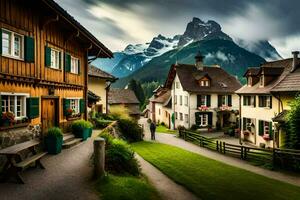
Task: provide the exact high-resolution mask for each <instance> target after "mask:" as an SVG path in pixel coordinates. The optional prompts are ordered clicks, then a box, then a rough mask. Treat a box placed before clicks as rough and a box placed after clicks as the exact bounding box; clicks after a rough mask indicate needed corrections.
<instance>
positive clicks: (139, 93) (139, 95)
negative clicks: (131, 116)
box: [128, 79, 145, 106]
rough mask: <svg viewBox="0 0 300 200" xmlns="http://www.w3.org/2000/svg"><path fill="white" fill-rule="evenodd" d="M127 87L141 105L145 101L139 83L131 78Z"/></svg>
mask: <svg viewBox="0 0 300 200" xmlns="http://www.w3.org/2000/svg"><path fill="white" fill-rule="evenodd" d="M128 89H131V90H132V91H133V92H134V94H135V96H136V97H137V99H138V100H139V101H140V106H142V105H143V104H144V102H145V94H144V90H143V88H142V85H141V83H140V82H138V81H136V80H134V79H131V80H130V82H129V84H128Z"/></svg>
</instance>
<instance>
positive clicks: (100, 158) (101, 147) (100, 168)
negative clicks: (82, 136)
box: [94, 137, 105, 178]
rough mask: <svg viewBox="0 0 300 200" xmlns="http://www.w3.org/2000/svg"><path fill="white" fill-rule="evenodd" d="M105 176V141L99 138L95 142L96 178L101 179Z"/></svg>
mask: <svg viewBox="0 0 300 200" xmlns="http://www.w3.org/2000/svg"><path fill="white" fill-rule="evenodd" d="M104 175H105V140H104V139H103V138H101V137H97V138H96V139H95V140H94V176H95V178H99V177H102V176H104Z"/></svg>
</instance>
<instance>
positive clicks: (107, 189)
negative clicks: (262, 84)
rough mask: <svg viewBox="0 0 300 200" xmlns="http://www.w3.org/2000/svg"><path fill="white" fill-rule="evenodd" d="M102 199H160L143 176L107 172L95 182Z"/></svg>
mask: <svg viewBox="0 0 300 200" xmlns="http://www.w3.org/2000/svg"><path fill="white" fill-rule="evenodd" d="M96 189H97V190H98V191H99V193H100V196H101V199H102V200H160V199H161V198H160V196H159V195H158V193H157V191H156V190H155V189H154V188H153V187H152V186H151V185H150V184H149V183H148V181H147V179H146V178H144V177H133V176H117V175H112V174H109V175H108V176H107V177H104V178H102V179H101V180H99V181H98V182H97V184H96Z"/></svg>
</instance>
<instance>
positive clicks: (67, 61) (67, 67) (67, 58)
mask: <svg viewBox="0 0 300 200" xmlns="http://www.w3.org/2000/svg"><path fill="white" fill-rule="evenodd" d="M65 71H66V72H71V56H70V54H68V53H65Z"/></svg>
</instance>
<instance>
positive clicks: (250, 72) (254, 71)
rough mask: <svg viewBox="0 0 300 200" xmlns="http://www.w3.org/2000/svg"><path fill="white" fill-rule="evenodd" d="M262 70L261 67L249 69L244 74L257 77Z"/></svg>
mask: <svg viewBox="0 0 300 200" xmlns="http://www.w3.org/2000/svg"><path fill="white" fill-rule="evenodd" d="M259 71H260V68H259V67H249V68H248V69H247V71H246V73H245V74H244V77H246V76H257V75H258V74H259Z"/></svg>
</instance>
